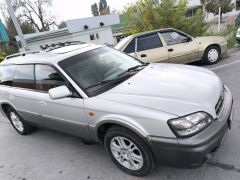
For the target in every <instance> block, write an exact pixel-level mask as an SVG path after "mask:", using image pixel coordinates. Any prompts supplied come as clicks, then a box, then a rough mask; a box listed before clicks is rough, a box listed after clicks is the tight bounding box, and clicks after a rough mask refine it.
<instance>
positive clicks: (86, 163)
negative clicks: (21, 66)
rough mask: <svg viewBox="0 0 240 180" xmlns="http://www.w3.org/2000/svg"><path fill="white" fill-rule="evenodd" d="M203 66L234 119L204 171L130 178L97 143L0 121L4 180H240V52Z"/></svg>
mask: <svg viewBox="0 0 240 180" xmlns="http://www.w3.org/2000/svg"><path fill="white" fill-rule="evenodd" d="M205 67H206V68H210V69H212V70H213V71H215V72H216V73H217V74H218V75H219V76H220V77H221V78H222V79H223V81H224V83H225V84H226V85H227V86H228V87H229V88H230V89H231V90H232V92H233V95H234V99H235V104H234V105H235V121H234V123H233V128H232V131H231V132H230V133H229V134H228V136H227V137H226V140H225V142H224V143H223V144H222V146H221V148H220V149H219V150H218V151H217V152H216V153H215V154H214V155H213V157H212V158H211V159H210V160H209V161H208V162H207V163H206V164H204V165H203V166H202V167H201V168H198V169H194V170H191V169H190V170H189V169H176V168H171V167H166V166H158V167H157V168H156V170H155V171H154V172H153V173H152V174H151V175H149V176H147V177H144V178H137V177H132V176H129V175H127V174H125V173H123V172H121V171H120V170H119V169H118V168H116V167H115V165H114V164H113V163H112V162H111V160H110V159H109V157H108V156H107V154H106V153H105V151H104V149H103V148H102V147H100V146H99V145H84V144H83V143H82V142H81V141H80V140H79V139H77V138H75V137H70V136H66V135H63V134H59V133H56V132H51V131H46V130H38V131H37V132H35V133H33V134H32V135H30V136H20V135H18V134H17V133H16V132H15V131H14V130H13V128H12V127H11V126H10V124H9V123H8V121H7V120H6V119H4V118H2V117H0V180H82V179H109V180H113V179H114V180H117V179H127V180H138V179H149V180H152V179H162V180H165V179H168V180H169V179H170V180H177V179H181V180H202V179H206V180H212V179H216V180H239V179H240V132H239V130H240V119H239V117H240V111H239V109H240V51H239V52H235V53H230V55H228V57H226V58H225V59H224V60H222V61H221V62H219V63H218V64H217V65H213V66H205Z"/></svg>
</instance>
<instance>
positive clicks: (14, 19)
mask: <svg viewBox="0 0 240 180" xmlns="http://www.w3.org/2000/svg"><path fill="white" fill-rule="evenodd" d="M5 1H6V3H7V6H8V12H9V14H10V17H11V19H12V21H13V24H14V26H15V29H16V31H17V33H18V36H19V38H20V40H21V44H22V49H23V50H25V51H27V50H28V47H27V42H26V40H25V39H24V36H23V32H22V29H21V27H20V25H19V23H18V20H17V18H16V16H15V13H14V9H13V7H12V4H11V1H10V0H5Z"/></svg>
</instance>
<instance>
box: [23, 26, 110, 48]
mask: <svg viewBox="0 0 240 180" xmlns="http://www.w3.org/2000/svg"><path fill="white" fill-rule="evenodd" d="M96 34H98V38H97V35H96ZM90 35H94V36H95V40H91V39H90ZM67 41H82V42H89V43H93V44H109V45H114V39H113V35H112V28H111V27H110V26H108V27H102V28H96V29H91V30H86V31H81V32H77V33H72V34H68V35H65V36H61V37H54V38H46V39H44V40H41V41H39V40H38V41H37V42H31V43H28V47H29V49H30V50H31V51H37V50H40V45H45V44H52V43H59V42H67Z"/></svg>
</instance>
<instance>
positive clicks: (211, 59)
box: [204, 46, 220, 64]
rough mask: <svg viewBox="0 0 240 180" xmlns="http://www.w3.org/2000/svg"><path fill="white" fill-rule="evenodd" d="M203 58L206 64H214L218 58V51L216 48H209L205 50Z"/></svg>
mask: <svg viewBox="0 0 240 180" xmlns="http://www.w3.org/2000/svg"><path fill="white" fill-rule="evenodd" d="M204 56H205V57H204V62H205V63H206V64H215V63H217V62H218V60H219V58H220V50H219V48H218V47H216V46H211V47H209V48H208V49H207V50H206V52H205V55H204Z"/></svg>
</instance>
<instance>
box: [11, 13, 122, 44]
mask: <svg viewBox="0 0 240 180" xmlns="http://www.w3.org/2000/svg"><path fill="white" fill-rule="evenodd" d="M118 23H120V20H119V15H118V14H109V15H104V16H95V17H89V18H81V19H72V20H68V21H66V24H67V27H66V28H63V29H59V30H52V31H45V32H38V33H32V34H25V35H24V38H25V39H26V41H27V43H31V42H36V41H41V40H45V39H49V38H55V37H61V36H64V35H70V34H72V33H76V32H81V31H86V30H91V29H96V28H101V27H106V26H112V25H114V24H118ZM86 27H87V28H86ZM15 38H16V40H17V41H20V38H19V36H16V37H15Z"/></svg>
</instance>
